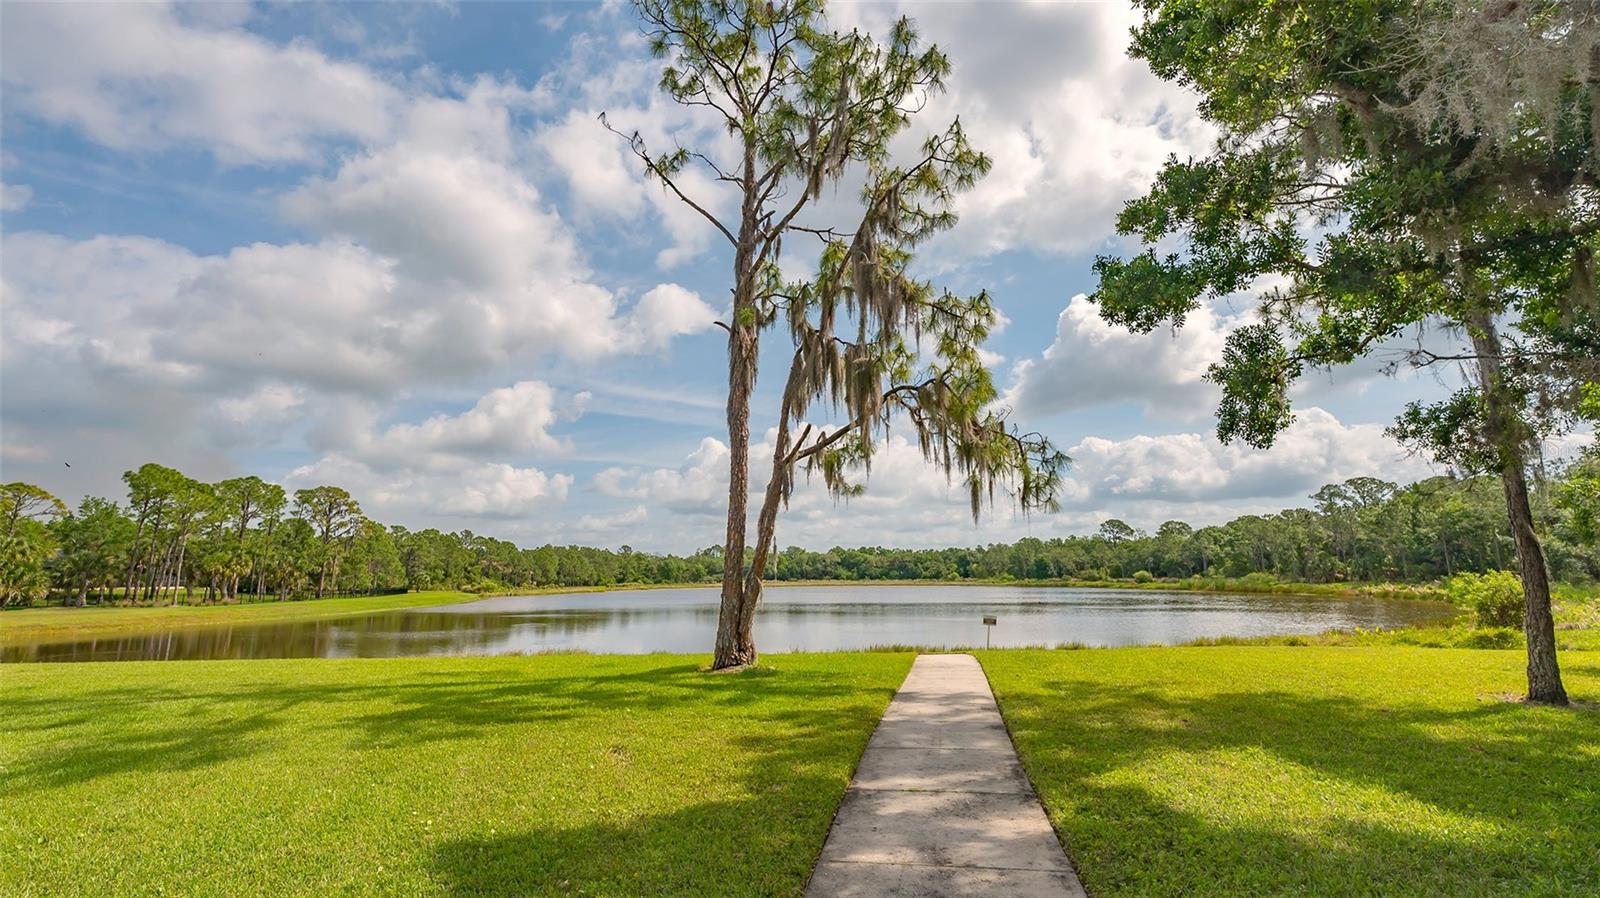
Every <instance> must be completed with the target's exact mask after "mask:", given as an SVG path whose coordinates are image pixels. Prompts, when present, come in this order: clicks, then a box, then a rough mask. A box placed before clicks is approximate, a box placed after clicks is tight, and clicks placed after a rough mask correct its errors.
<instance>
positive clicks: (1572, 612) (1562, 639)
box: [1189, 585, 1600, 651]
mask: <svg viewBox="0 0 1600 898" xmlns="http://www.w3.org/2000/svg"><path fill="white" fill-rule="evenodd" d="M1551 612H1552V614H1553V615H1554V617H1555V624H1556V648H1557V649H1559V650H1561V651H1592V650H1600V588H1597V587H1595V586H1593V585H1588V586H1572V585H1560V586H1557V587H1556V588H1555V590H1554V596H1553V598H1552V601H1551ZM1189 644H1190V645H1297V646H1298V645H1319V646H1418V647H1424V648H1464V649H1520V648H1522V647H1523V646H1524V645H1526V638H1525V637H1524V635H1523V632H1522V630H1520V629H1515V628H1505V627H1498V628H1497V627H1489V628H1479V627H1476V626H1474V624H1473V619H1472V615H1471V614H1470V613H1465V614H1464V616H1463V617H1460V618H1457V619H1455V620H1452V621H1449V622H1446V623H1442V624H1438V625H1433V626H1420V627H1400V628H1397V629H1393V630H1366V629H1360V628H1358V629H1355V630H1330V631H1328V632H1326V633H1318V634H1315V635H1309V636H1255V637H1247V638H1242V637H1226V636H1225V637H1222V638H1220V639H1201V640H1196V641H1194V642H1192V643H1189Z"/></svg>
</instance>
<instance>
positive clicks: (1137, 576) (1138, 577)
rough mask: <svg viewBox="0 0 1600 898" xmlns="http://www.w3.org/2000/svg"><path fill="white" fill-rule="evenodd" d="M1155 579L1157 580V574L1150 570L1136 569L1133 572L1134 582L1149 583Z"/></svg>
mask: <svg viewBox="0 0 1600 898" xmlns="http://www.w3.org/2000/svg"><path fill="white" fill-rule="evenodd" d="M1153 580H1155V576H1154V575H1152V574H1151V573H1150V572H1149V571H1134V572H1133V582H1135V583H1149V582H1151V581H1153Z"/></svg>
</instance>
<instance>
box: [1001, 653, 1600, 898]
mask: <svg viewBox="0 0 1600 898" xmlns="http://www.w3.org/2000/svg"><path fill="white" fill-rule="evenodd" d="M1001 706H1002V708H1003V710H1004V711H1005V714H1006V718H1007V722H1008V725H1009V726H1010V728H1011V731H1012V733H1013V735H1014V737H1015V739H1016V741H1017V744H1018V747H1019V749H1021V753H1022V757H1023V762H1024V765H1025V767H1026V768H1027V770H1028V772H1029V774H1030V776H1031V777H1032V778H1033V780H1034V783H1035V785H1036V787H1037V788H1038V789H1039V791H1040V794H1041V796H1042V797H1043V798H1044V799H1045V801H1046V804H1047V806H1049V808H1050V809H1051V812H1052V817H1053V819H1055V821H1056V823H1057V825H1058V828H1059V829H1060V830H1061V832H1062V835H1063V838H1064V840H1065V842H1066V843H1067V846H1068V849H1069V851H1071V852H1072V854H1073V856H1074V858H1075V860H1076V861H1077V862H1078V864H1079V866H1080V870H1081V871H1082V873H1083V876H1084V879H1085V882H1086V884H1087V885H1088V886H1089V887H1090V890H1091V892H1098V891H1103V892H1104V893H1105V894H1112V895H1193V894H1349V895H1367V894H1384V895H1387V894H1450V895H1455V894H1483V895H1490V894H1496V895H1505V894H1518V895H1524V894H1550V895H1593V894H1600V851H1595V850H1593V847H1594V846H1595V845H1600V715H1594V714H1591V713H1587V712H1583V711H1562V710H1553V709H1538V710H1536V711H1534V712H1533V713H1530V709H1528V708H1525V707H1523V706H1519V705H1515V704H1511V703H1507V702H1501V701H1494V700H1485V701H1483V702H1482V703H1481V704H1478V705H1474V706H1459V705H1458V706H1455V707H1435V706H1428V705H1422V704H1416V703H1403V702H1401V703H1395V704H1393V705H1379V704H1373V703H1370V702H1365V701H1357V700H1355V699H1350V698H1342V697H1319V696H1307V695H1304V694H1300V693H1292V692H1285V691H1280V690H1261V691H1251V692H1245V691H1232V692H1220V693H1212V694H1202V695H1189V694H1174V693H1173V692H1169V691H1162V690H1159V689H1138V688H1135V689H1125V690H1120V691H1117V692H1114V693H1108V692H1107V691H1106V688H1105V684H1104V683H1103V682H1098V681H1093V680H1057V681H1053V682H1048V683H1045V684H1043V685H1041V686H1039V687H1037V688H1032V689H1029V690H1028V691H1024V692H1015V693H1012V694H1009V695H1007V694H1002V696H1001ZM1215 764H1228V765H1236V767H1235V769H1231V770H1225V769H1219V768H1216V767H1214V766H1210V765H1215ZM1130 781H1132V782H1130ZM1411 802H1416V803H1421V805H1422V806H1420V807H1419V806H1418V805H1416V804H1411ZM1202 808H1203V809H1204V811H1203V813H1204V814H1205V815H1206V817H1205V819H1201V818H1200V817H1198V816H1196V813H1202V812H1201V811H1196V810H1194V809H1202ZM1186 809H1190V810H1186ZM1191 811H1193V812H1191ZM1272 813H1282V814H1285V815H1287V818H1288V819H1285V820H1284V823H1283V825H1281V826H1277V825H1272V824H1270V823H1263V822H1260V821H1261V818H1262V817H1263V816H1264V815H1270V814H1272ZM1441 813H1443V814H1445V815H1449V820H1448V822H1446V823H1443V824H1441V823H1439V822H1438V821H1439V820H1441V819H1444V818H1441V817H1440V816H1439V815H1440V814H1441ZM1416 814H1426V815H1428V816H1430V817H1431V818H1433V821H1434V822H1433V823H1432V824H1431V828H1430V826H1429V825H1424V824H1423V821H1421V820H1420V819H1417V818H1415V817H1413V816H1409V815H1416ZM1441 833H1442V834H1441ZM1230 883H1231V884H1230Z"/></svg>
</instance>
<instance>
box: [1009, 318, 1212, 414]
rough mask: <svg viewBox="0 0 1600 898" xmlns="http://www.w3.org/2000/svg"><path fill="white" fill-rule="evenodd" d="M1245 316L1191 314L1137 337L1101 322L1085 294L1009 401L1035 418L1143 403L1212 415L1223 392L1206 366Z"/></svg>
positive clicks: (1019, 374)
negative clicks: (1175, 323) (1210, 379)
mask: <svg viewBox="0 0 1600 898" xmlns="http://www.w3.org/2000/svg"><path fill="white" fill-rule="evenodd" d="M1241 318H1242V316H1239V317H1224V316H1223V315H1221V314H1219V313H1218V312H1217V311H1216V310H1215V309H1214V308H1213V307H1212V306H1211V305H1209V304H1208V305H1202V306H1200V307H1199V308H1197V309H1195V310H1194V311H1193V312H1191V313H1190V314H1189V316H1188V318H1187V319H1186V321H1185V322H1184V325H1183V327H1181V328H1178V329H1177V330H1176V331H1174V330H1173V329H1171V328H1157V329H1156V330H1154V331H1151V332H1150V333H1147V334H1136V333H1133V332H1131V331H1129V330H1128V329H1127V328H1124V327H1122V326H1120V325H1115V324H1110V323H1108V322H1107V321H1105V320H1104V319H1102V318H1101V317H1100V309H1099V307H1098V306H1096V305H1095V304H1094V303H1092V302H1090V301H1089V298H1088V297H1087V296H1085V295H1084V294H1082V293H1079V294H1077V295H1076V296H1074V297H1072V299H1071V300H1070V301H1069V302H1068V303H1067V307H1066V308H1065V309H1063V310H1062V311H1061V315H1060V316H1059V317H1058V318H1057V319H1056V334H1055V340H1054V341H1053V342H1052V343H1051V344H1050V345H1049V346H1048V347H1046V348H1045V350H1044V353H1043V354H1042V355H1041V356H1040V358H1039V359H1037V360H1034V359H1023V360H1022V361H1019V362H1018V363H1017V364H1016V365H1015V366H1014V367H1013V369H1012V377H1013V380H1014V386H1013V387H1012V388H1011V390H1010V391H1009V393H1008V394H1007V397H1006V402H1007V403H1008V404H1010V405H1011V406H1013V407H1014V408H1015V409H1016V411H1017V412H1018V413H1019V414H1022V415H1025V416H1029V417H1036V416H1041V415H1048V414H1054V413H1057V412H1065V411H1071V410H1074V409H1080V408H1088V407H1090V406H1094V405H1102V404H1108V403H1116V402H1138V403H1141V404H1143V405H1144V406H1145V408H1146V409H1147V410H1158V411H1161V412H1165V413H1168V414H1173V415H1176V416H1178V417H1180V418H1189V419H1195V418H1200V417H1204V416H1206V415H1209V414H1210V413H1211V410H1212V408H1213V406H1214V405H1215V404H1216V396H1217V389H1216V387H1215V386H1213V385H1212V384H1209V383H1207V382H1206V380H1205V374H1206V369H1207V368H1208V367H1209V366H1210V365H1211V363H1212V362H1215V361H1217V360H1218V359H1220V358H1221V357H1222V349H1223V345H1224V343H1225V342H1226V341H1227V337H1228V334H1229V333H1230V332H1231V331H1232V330H1233V329H1234V328H1235V327H1237V326H1238V324H1239V323H1240V321H1241Z"/></svg>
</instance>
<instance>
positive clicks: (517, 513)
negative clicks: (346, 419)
mask: <svg viewBox="0 0 1600 898" xmlns="http://www.w3.org/2000/svg"><path fill="white" fill-rule="evenodd" d="M326 483H331V484H337V485H339V486H342V487H344V488H345V489H347V490H349V491H350V493H351V495H352V496H354V497H355V498H356V501H358V502H360V503H361V507H362V510H363V511H365V512H366V513H367V514H368V515H369V516H373V517H377V518H380V519H388V520H395V519H396V518H400V519H416V518H421V519H423V520H430V521H432V522H434V523H438V519H439V517H440V516H444V517H458V518H495V519H516V518H525V517H528V516H530V515H534V514H538V513H541V512H544V511H547V510H548V509H549V508H550V507H552V506H555V505H559V504H560V503H562V502H564V501H566V498H567V490H568V489H569V488H570V487H571V486H572V477H571V476H570V475H567V474H547V473H545V472H544V471H542V470H539V469H538V468H531V467H517V466H514V465H510V464H506V463H504V462H482V463H477V464H469V465H461V466H457V467H454V468H451V469H447V470H436V469H414V470H413V469H407V470H401V471H392V470H377V469H375V468H373V467H372V466H370V465H367V464H365V463H363V462H362V461H360V460H357V459H354V458H350V457H348V456H344V455H331V456H328V457H326V458H323V459H320V460H318V461H316V462H314V463H312V464H309V465H303V466H301V467H298V468H295V469H294V470H292V471H290V472H289V474H288V476H287V477H286V478H285V485H286V486H287V487H288V488H290V489H303V488H306V487H310V486H316V485H319V484H326Z"/></svg>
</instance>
